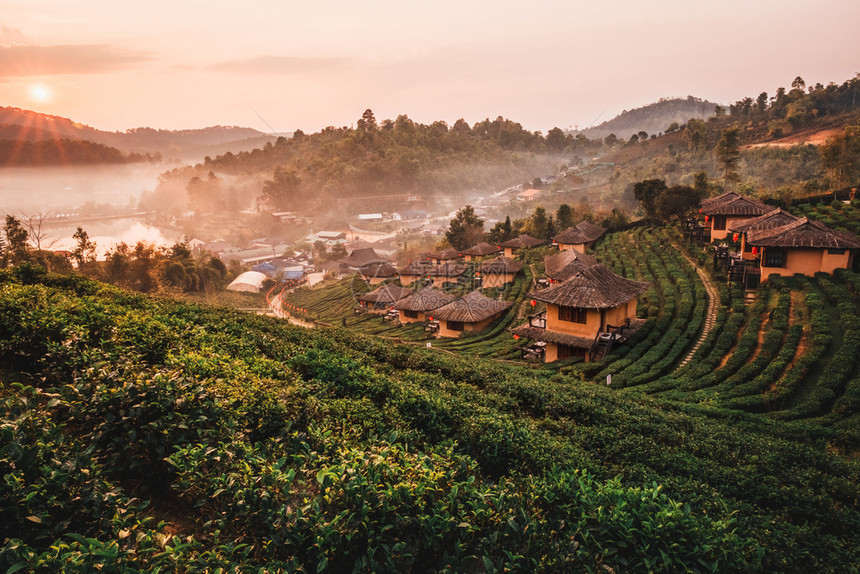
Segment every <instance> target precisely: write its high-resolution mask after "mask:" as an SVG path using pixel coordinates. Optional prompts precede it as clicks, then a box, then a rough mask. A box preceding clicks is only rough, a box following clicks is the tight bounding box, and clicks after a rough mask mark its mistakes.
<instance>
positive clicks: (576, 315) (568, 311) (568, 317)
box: [558, 307, 588, 323]
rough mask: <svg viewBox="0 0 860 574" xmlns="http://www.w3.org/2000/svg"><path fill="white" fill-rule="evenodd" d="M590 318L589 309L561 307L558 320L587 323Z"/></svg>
mask: <svg viewBox="0 0 860 574" xmlns="http://www.w3.org/2000/svg"><path fill="white" fill-rule="evenodd" d="M587 317H588V309H583V308H581V307H559V308H558V320H559V321H570V322H571V323H585V322H586V319H587Z"/></svg>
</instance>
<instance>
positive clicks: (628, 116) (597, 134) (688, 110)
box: [581, 96, 718, 140]
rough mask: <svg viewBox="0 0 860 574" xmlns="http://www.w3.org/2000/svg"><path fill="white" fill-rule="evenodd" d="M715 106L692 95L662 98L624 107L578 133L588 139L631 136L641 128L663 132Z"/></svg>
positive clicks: (707, 113) (703, 116)
mask: <svg viewBox="0 0 860 574" xmlns="http://www.w3.org/2000/svg"><path fill="white" fill-rule="evenodd" d="M717 105H718V104H715V103H713V102H709V101H707V100H702V99H700V98H694V97H693V96H687V97H686V98H664V99H661V100H660V101H659V102H655V103H653V104H648V105H647V106H642V107H641V108H635V109H632V110H624V111H623V112H621V113H620V114H619V115H617V116H616V117H614V118H612V119H611V120H608V121H605V122H603V123H602V124H600V125H597V126H594V127H592V128H588V129H584V130H582V132H581V133H582V134H583V135H585V136H586V137H588V138H591V139H600V138H605V137H606V136H608V135H609V134H615V136H616V137H618V138H620V139H624V140H626V139H628V138H629V137H630V136H631V135H633V134H638V133H639V132H643V131H644V132H646V133H647V134H648V135H649V136H650V135H651V134H659V133H663V132H665V131H666V128H667V127H668V126H670V125H672V124H673V123H674V124H676V127H677V125H681V124H685V123H687V120H689V119H690V118H699V119H707V118H709V117H710V116H712V115H714V108H715V107H716V106H717Z"/></svg>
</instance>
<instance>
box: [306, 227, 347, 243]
mask: <svg viewBox="0 0 860 574" xmlns="http://www.w3.org/2000/svg"><path fill="white" fill-rule="evenodd" d="M317 241H322V242H323V243H324V244H325V245H328V246H334V245H343V244H344V243H346V232H345V231H319V232H317V233H315V234H312V235H309V236H308V243H315V242H317Z"/></svg>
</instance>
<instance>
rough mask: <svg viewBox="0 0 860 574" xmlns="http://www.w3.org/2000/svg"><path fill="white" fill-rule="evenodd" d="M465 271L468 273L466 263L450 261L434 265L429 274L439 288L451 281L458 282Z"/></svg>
mask: <svg viewBox="0 0 860 574" xmlns="http://www.w3.org/2000/svg"><path fill="white" fill-rule="evenodd" d="M464 273H466V266H465V265H462V264H460V263H452V262H450V261H449V262H447V263H443V264H442V265H438V266H436V267H432V268H430V270H429V271H428V272H427V274H428V276H429V277H431V278H432V279H433V286H434V287H437V288H442V287H445V286H446V285H447V284H449V283H457V282H458V281H459V280H460V278H461V277H462V276H463V274H464Z"/></svg>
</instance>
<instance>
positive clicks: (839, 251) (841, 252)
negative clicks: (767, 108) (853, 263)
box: [827, 249, 845, 255]
mask: <svg viewBox="0 0 860 574" xmlns="http://www.w3.org/2000/svg"><path fill="white" fill-rule="evenodd" d="M827 254H828V255H845V250H844V249H828V250H827Z"/></svg>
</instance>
